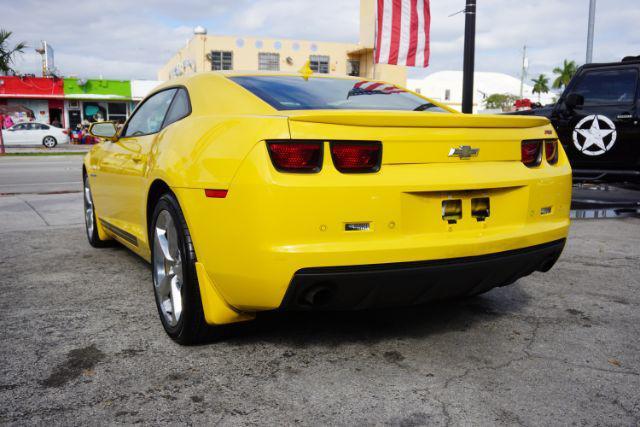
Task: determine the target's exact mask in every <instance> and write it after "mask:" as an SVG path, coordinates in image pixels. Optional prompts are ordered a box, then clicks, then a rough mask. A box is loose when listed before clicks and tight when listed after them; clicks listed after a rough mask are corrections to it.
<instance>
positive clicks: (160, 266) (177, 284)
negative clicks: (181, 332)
mask: <svg viewBox="0 0 640 427" xmlns="http://www.w3.org/2000/svg"><path fill="white" fill-rule="evenodd" d="M178 244H179V243H178V233H177V230H176V227H175V224H174V221H173V218H172V217H171V214H170V213H169V211H167V210H162V211H160V213H159V214H158V217H157V219H156V223H155V229H154V231H153V285H154V286H153V288H154V291H155V293H156V298H157V300H158V305H159V306H160V310H161V311H162V315H163V316H164V319H165V321H166V322H167V324H168V325H169V326H171V327H173V326H176V325H177V324H178V322H179V321H180V316H181V315H182V293H181V290H182V284H183V283H184V277H183V274H182V257H181V255H180V249H179V247H178Z"/></svg>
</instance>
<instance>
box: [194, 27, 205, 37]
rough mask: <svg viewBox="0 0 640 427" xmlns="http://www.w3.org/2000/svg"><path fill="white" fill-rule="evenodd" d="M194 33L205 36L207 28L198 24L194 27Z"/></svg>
mask: <svg viewBox="0 0 640 427" xmlns="http://www.w3.org/2000/svg"><path fill="white" fill-rule="evenodd" d="M193 34H195V35H201V36H204V35H206V34H207V29H206V28H205V27H203V26H202V25H198V26H197V27H195V28H194V29H193Z"/></svg>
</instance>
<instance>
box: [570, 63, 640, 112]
mask: <svg viewBox="0 0 640 427" xmlns="http://www.w3.org/2000/svg"><path fill="white" fill-rule="evenodd" d="M637 83H638V72H637V71H636V70H635V69H633V68H627V69H620V70H593V71H586V72H585V73H584V75H583V76H582V78H581V79H580V81H579V82H578V84H577V85H576V87H575V89H574V90H573V92H575V93H578V94H580V95H582V96H583V97H584V105H615V104H631V103H633V101H634V99H635V95H636V85H637Z"/></svg>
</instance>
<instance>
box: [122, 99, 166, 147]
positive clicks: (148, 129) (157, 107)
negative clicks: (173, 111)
mask: <svg viewBox="0 0 640 427" xmlns="http://www.w3.org/2000/svg"><path fill="white" fill-rule="evenodd" d="M175 93H176V89H167V90H163V91H162V92H158V93H156V94H155V95H153V96H151V97H150V98H149V99H147V100H146V101H145V102H144V104H142V105H141V106H140V107H139V108H138V109H137V110H136V112H135V114H134V115H133V116H131V119H129V123H127V128H126V129H125V133H124V136H125V137H127V136H140V135H149V134H152V133H156V132H159V131H160V129H162V123H163V122H164V118H165V115H166V114H167V110H168V109H169V106H170V105H171V100H172V99H173V95H175Z"/></svg>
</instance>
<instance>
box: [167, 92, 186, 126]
mask: <svg viewBox="0 0 640 427" xmlns="http://www.w3.org/2000/svg"><path fill="white" fill-rule="evenodd" d="M189 114H191V103H190V102H189V94H188V93H187V91H186V90H185V89H178V92H177V93H176V96H175V97H174V98H173V102H172V103H171V107H170V108H169V112H168V113H167V117H166V118H165V119H164V124H163V127H164V126H169V125H170V124H171V123H175V122H177V121H178V120H180V119H183V118H185V117H187V116H188V115H189Z"/></svg>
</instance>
